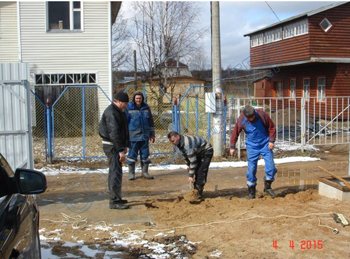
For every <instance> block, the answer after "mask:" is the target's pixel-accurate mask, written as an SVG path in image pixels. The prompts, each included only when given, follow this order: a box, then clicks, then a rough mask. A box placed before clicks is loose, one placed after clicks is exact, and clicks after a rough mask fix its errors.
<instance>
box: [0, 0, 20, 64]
mask: <svg viewBox="0 0 350 259" xmlns="http://www.w3.org/2000/svg"><path fill="white" fill-rule="evenodd" d="M17 28H18V27H17V3H16V2H0V63H5V62H18V61H19V55H18V50H19V47H18V29H17Z"/></svg>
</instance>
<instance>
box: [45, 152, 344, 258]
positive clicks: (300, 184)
mask: <svg viewBox="0 0 350 259" xmlns="http://www.w3.org/2000/svg"><path fill="white" fill-rule="evenodd" d="M317 155H318V156H320V158H321V161H316V162H304V163H290V164H282V165H279V166H278V177H277V179H276V181H275V183H274V184H273V188H274V189H275V190H276V193H277V194H278V197H277V198H275V199H271V198H270V197H265V196H264V195H263V193H262V190H263V180H262V179H263V167H259V169H258V179H259V182H258V188H257V189H258V192H259V193H258V198H257V199H255V200H248V199H247V198H246V196H247V191H246V184H245V170H246V169H245V168H235V169H232V168H231V169H220V170H211V171H210V172H209V176H208V184H207V185H206V187H205V201H203V202H202V203H201V204H198V205H190V204H189V203H188V201H187V200H186V194H187V193H188V192H189V191H190V189H189V186H188V184H187V177H186V173H185V172H184V171H182V170H175V171H161V172H159V171H158V172H153V175H155V180H152V181H149V180H148V181H147V180H145V179H141V178H139V179H137V180H136V181H131V182H130V181H128V180H127V178H124V179H123V181H124V183H123V191H124V196H125V198H127V199H128V200H129V201H130V205H131V209H129V210H124V211H119V210H110V209H108V196H107V189H106V183H107V180H106V179H107V175H106V174H102V173H101V174H98V173H95V174H74V173H72V174H60V175H57V176H48V177H47V179H48V186H49V187H48V190H47V192H46V193H45V194H43V195H41V196H40V197H39V205H40V210H41V222H40V224H41V225H40V228H41V229H42V230H41V234H42V245H43V248H44V250H45V251H46V252H47V251H49V250H50V255H47V254H46V256H47V257H48V258H49V257H50V258H51V257H52V258H54V256H57V257H61V258H63V257H65V258H71V257H73V256H78V257H81V258H184V257H187V258H300V257H301V256H303V257H307V258H350V252H349V249H348V248H349V245H350V226H348V227H342V226H341V225H340V224H339V223H336V222H335V221H334V220H333V218H332V213H334V212H337V213H342V214H344V215H345V216H346V217H347V218H348V219H349V218H350V206H349V205H350V202H340V201H337V200H332V199H328V198H325V197H322V196H319V195H318V191H317V186H318V180H317V179H318V177H320V176H325V175H326V174H325V173H324V172H320V171H319V170H318V169H317V166H322V167H324V168H326V169H328V170H331V171H332V172H334V173H336V174H337V175H340V176H342V175H346V174H347V159H348V158H347V154H346V153H336V152H333V150H331V151H330V152H328V151H327V152H326V153H324V152H321V153H320V154H317ZM335 228H336V229H338V230H339V233H338V234H335V233H334V232H335V230H334V229H335ZM79 244H80V245H79ZM84 246H85V247H86V249H88V250H89V249H90V250H89V251H90V254H89V252H87V251H86V249H85V250H84V249H82V248H83V247H84ZM93 249H95V251H96V249H97V250H98V253H96V252H95V253H91V251H92V250H93ZM44 258H45V257H44Z"/></svg>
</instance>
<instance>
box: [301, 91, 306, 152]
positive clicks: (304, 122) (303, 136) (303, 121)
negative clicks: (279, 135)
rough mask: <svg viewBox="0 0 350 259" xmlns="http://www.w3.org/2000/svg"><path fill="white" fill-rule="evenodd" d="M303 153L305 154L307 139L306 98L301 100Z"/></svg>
mask: <svg viewBox="0 0 350 259" xmlns="http://www.w3.org/2000/svg"><path fill="white" fill-rule="evenodd" d="M300 107H301V111H300V112H301V132H300V133H301V140H300V141H301V152H304V149H305V143H306V141H305V138H306V107H305V98H304V97H302V98H301V105H300Z"/></svg>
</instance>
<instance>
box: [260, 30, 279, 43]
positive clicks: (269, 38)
mask: <svg viewBox="0 0 350 259" xmlns="http://www.w3.org/2000/svg"><path fill="white" fill-rule="evenodd" d="M279 40H282V27H280V28H277V29H274V30H269V31H267V32H264V44H268V43H271V42H276V41H279Z"/></svg>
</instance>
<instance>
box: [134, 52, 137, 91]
mask: <svg viewBox="0 0 350 259" xmlns="http://www.w3.org/2000/svg"><path fill="white" fill-rule="evenodd" d="M134 80H135V82H134V88H135V91H136V90H137V62H136V50H134Z"/></svg>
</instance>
